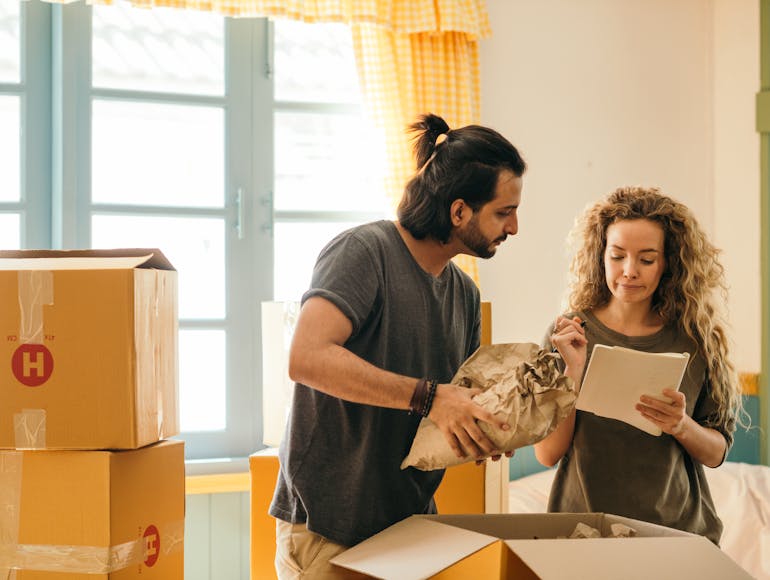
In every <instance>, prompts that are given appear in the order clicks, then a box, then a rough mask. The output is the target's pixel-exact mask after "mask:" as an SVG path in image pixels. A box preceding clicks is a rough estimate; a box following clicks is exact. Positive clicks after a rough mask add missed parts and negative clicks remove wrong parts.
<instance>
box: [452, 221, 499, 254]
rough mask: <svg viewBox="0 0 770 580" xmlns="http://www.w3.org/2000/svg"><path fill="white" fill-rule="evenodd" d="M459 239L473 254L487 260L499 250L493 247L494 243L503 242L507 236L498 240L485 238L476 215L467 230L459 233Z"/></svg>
mask: <svg viewBox="0 0 770 580" xmlns="http://www.w3.org/2000/svg"><path fill="white" fill-rule="evenodd" d="M457 237H458V239H459V240H460V241H461V242H462V243H463V244H465V247H467V248H468V249H469V250H470V251H471V252H473V253H474V254H475V255H477V256H478V257H479V258H483V259H485V260H486V259H489V258H491V257H492V256H494V255H495V252H496V251H497V248H496V247H493V246H492V244H493V243H494V242H502V241H504V240H505V238H506V236H503V237H502V238H497V239H496V240H489V239H487V238H485V237H484V234H482V233H481V229H480V228H479V221H478V217H477V216H475V215H474V216H473V217H472V218H471V220H470V221H469V222H468V225H467V226H466V227H465V229H461V230H458V231H457Z"/></svg>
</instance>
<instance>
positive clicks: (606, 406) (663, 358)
mask: <svg viewBox="0 0 770 580" xmlns="http://www.w3.org/2000/svg"><path fill="white" fill-rule="evenodd" d="M689 359H690V355H689V354H688V353H686V352H684V353H678V352H642V351H639V350H634V349H630V348H624V347H621V346H607V345H605V344H596V345H594V349H593V352H592V354H591V360H590V361H589V363H588V369H586V374H585V377H584V378H583V385H582V387H580V395H579V396H578V400H577V408H578V409H580V410H581V411H588V412H590V413H594V414H595V415H600V416H602V417H610V418H612V419H618V420H620V421H625V422H626V423H629V424H630V425H633V426H634V427H637V428H639V429H641V430H642V431H646V432H647V433H649V434H650V435H660V434H661V430H660V429H659V428H658V427H657V426H655V425H654V424H653V423H651V422H650V421H648V420H647V419H645V418H644V417H642V415H641V414H640V413H639V411H637V410H636V408H635V405H636V404H637V403H638V402H639V397H640V396H641V395H643V394H646V395H650V396H652V397H656V398H659V399H660V400H662V401H669V399H668V398H667V397H666V396H665V395H663V389H665V388H666V387H669V388H671V389H674V390H679V385H680V384H681V382H682V377H683V376H684V371H685V369H686V368H687V362H688V361H689Z"/></svg>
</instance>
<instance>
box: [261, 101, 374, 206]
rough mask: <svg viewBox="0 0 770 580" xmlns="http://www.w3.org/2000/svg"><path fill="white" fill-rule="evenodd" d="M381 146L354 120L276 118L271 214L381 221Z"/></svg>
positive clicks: (291, 115)
mask: <svg viewBox="0 0 770 580" xmlns="http://www.w3.org/2000/svg"><path fill="white" fill-rule="evenodd" d="M384 158H385V155H384V145H383V141H382V140H380V139H377V133H376V131H375V130H374V129H373V128H372V127H370V126H369V125H368V124H367V123H365V122H364V121H363V120H362V119H361V117H360V116H358V115H329V114H319V113H281V112H279V113H276V114H275V201H274V203H275V205H274V207H275V209H276V210H324V211H335V210H337V211H373V212H381V213H382V214H383V215H385V211H386V202H385V192H384V186H383V176H384V163H383V160H384Z"/></svg>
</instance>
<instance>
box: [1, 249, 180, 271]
mask: <svg viewBox="0 0 770 580" xmlns="http://www.w3.org/2000/svg"><path fill="white" fill-rule="evenodd" d="M133 268H154V269H156V270H174V266H173V265H172V264H171V262H169V261H168V259H167V258H166V256H164V255H163V252H161V251H160V250H159V249H157V248H117V249H109V250H0V270H108V269H133Z"/></svg>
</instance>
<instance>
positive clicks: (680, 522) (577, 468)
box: [548, 312, 735, 544]
mask: <svg viewBox="0 0 770 580" xmlns="http://www.w3.org/2000/svg"><path fill="white" fill-rule="evenodd" d="M577 316H580V317H581V318H582V319H583V320H585V321H586V327H585V330H586V337H587V339H588V355H589V357H590V354H591V351H592V349H593V346H594V345H595V344H606V345H608V346H622V347H626V348H633V349H636V350H641V351H645V352H688V353H690V362H689V364H688V367H687V370H686V371H685V374H684V378H683V379H682V384H681V386H680V389H679V390H680V392H682V393H684V394H685V396H686V412H687V414H688V415H690V416H691V417H692V418H693V419H694V420H695V421H697V422H698V423H699V424H701V425H703V426H706V427H711V428H713V429H716V430H717V431H719V432H720V433H722V434H723V435H724V437H725V440H726V441H727V449H729V448H730V446H731V445H732V433H733V431H734V428H735V427H734V421H732V420H730V421H727V422H726V423H724V422H720V421H719V420H718V415H717V403H716V401H715V400H714V398H713V396H712V395H711V392H710V389H709V387H708V384H707V382H706V372H707V367H706V364H705V361H704V359H703V357H702V355H701V354H700V353H697V352H696V345H695V343H694V342H693V341H692V340H691V339H690V338H689V337H688V336H687V335H686V334H685V333H684V332H682V331H681V330H680V329H678V328H677V326H675V325H667V326H665V327H664V328H662V329H661V330H660V331H658V332H656V333H655V334H652V335H649V336H640V337H632V336H625V335H623V334H620V333H618V332H615V331H613V330H611V329H609V328H607V327H606V326H605V325H604V324H602V323H601V322H599V320H598V319H597V318H596V317H595V316H594V315H593V314H591V313H588V312H580V313H577ZM586 366H587V364H586ZM548 511H552V512H604V513H610V514H616V515H621V516H626V517H630V518H634V519H638V520H642V521H646V522H652V523H655V524H660V525H664V526H668V527H671V528H676V529H680V530H685V531H688V532H692V533H695V534H700V535H703V536H706V537H707V538H708V539H710V540H711V541H712V542H714V543H715V544H718V543H719V538H720V536H721V534H722V522H721V520H720V519H719V516H718V515H717V513H716V510H715V508H714V502H713V500H712V499H711V492H710V491H709V486H708V483H707V481H706V477H705V474H704V467H703V465H702V464H701V463H699V462H698V461H695V460H694V459H693V458H692V457H690V455H689V453H687V451H685V449H684V448H683V447H682V446H681V445H680V444H679V443H678V442H677V440H676V439H675V438H674V437H672V436H671V435H667V434H665V433H663V434H662V435H660V436H657V437H656V436H654V435H650V434H648V433H646V432H644V431H642V430H640V429H637V428H636V427H633V426H632V425H629V424H628V423H625V422H623V421H618V420H615V419H609V418H606V417H599V416H597V415H594V414H592V413H588V412H584V411H577V416H576V419H575V432H574V436H573V438H572V443H571V445H570V447H569V449H568V450H567V453H566V454H565V455H564V457H563V458H562V459H561V461H560V463H559V466H558V469H557V471H556V475H555V478H554V483H553V487H552V488H551V494H550V497H549V500H548Z"/></svg>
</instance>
